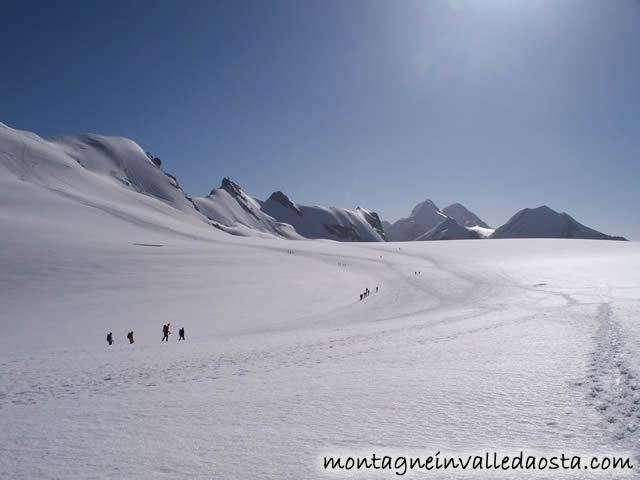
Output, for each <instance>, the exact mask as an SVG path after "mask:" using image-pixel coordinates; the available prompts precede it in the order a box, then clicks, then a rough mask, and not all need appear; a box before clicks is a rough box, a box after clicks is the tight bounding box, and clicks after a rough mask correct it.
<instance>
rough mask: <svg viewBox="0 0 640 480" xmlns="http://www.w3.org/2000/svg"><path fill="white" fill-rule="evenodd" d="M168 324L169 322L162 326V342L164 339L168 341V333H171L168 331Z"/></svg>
mask: <svg viewBox="0 0 640 480" xmlns="http://www.w3.org/2000/svg"><path fill="white" fill-rule="evenodd" d="M170 325H171V324H170V323H167V324H166V325H164V326H163V327H162V335H163V337H162V341H163V342H164V341H165V340H166V341H167V342H168V341H169V334H170V333H171V332H170V331H169V326H170Z"/></svg>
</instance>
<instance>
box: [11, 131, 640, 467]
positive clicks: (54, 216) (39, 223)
mask: <svg viewBox="0 0 640 480" xmlns="http://www.w3.org/2000/svg"><path fill="white" fill-rule="evenodd" d="M3 130H6V131H5V132H4V136H3V137H2V138H0V139H1V140H2V141H1V142H0V150H2V151H0V205H2V208H1V209H0V232H2V235H0V292H1V296H0V328H1V331H2V332H3V335H2V336H0V478H8V479H9V478H10V479H34V478H38V479H60V478H64V479H88V478H101V479H102V478H113V479H122V478H153V479H157V478H160V479H163V478H166V479H175V478H196V479H205V478H237V479H245V478H246V479H249V478H267V479H269V478H271V479H301V478H325V477H326V478H340V477H342V476H345V475H341V474H335V473H334V474H332V475H328V474H327V473H325V472H322V470H321V468H320V467H321V465H322V456H323V455H326V454H331V453H336V452H337V453H344V454H349V453H351V454H356V453H358V452H371V451H376V452H377V453H378V454H380V455H383V454H397V453H404V454H407V455H409V454H415V453H419V454H423V455H428V454H431V455H433V454H434V453H435V452H436V451H438V450H440V451H442V452H449V453H450V454H465V453H473V454H475V453H478V454H482V453H483V452H484V451H487V450H494V449H498V450H499V451H501V452H504V453H513V452H517V451H519V450H520V449H524V450H525V451H531V452H541V453H544V454H547V455H551V454H557V453H559V452H562V451H564V452H567V453H569V454H574V453H580V454H584V455H601V454H605V453H606V454H615V455H627V454H628V455H631V456H633V462H634V464H637V463H638V459H637V458H636V456H637V455H638V454H639V453H640V451H639V450H640V448H639V440H640V432H639V431H638V425H640V384H639V383H638V379H639V378H640V377H638V375H640V360H639V358H640V357H639V356H638V344H639V342H640V324H638V322H637V319H638V312H639V309H640V303H639V298H640V281H639V279H638V271H640V244H638V243H636V242H604V241H589V240H545V239H540V240H492V241H483V242H479V241H458V242H410V243H340V242H333V241H326V240H302V241H298V242H291V241H287V240H282V239H277V238H274V237H273V236H272V235H270V234H264V235H265V238H262V237H260V236H259V235H262V234H261V233H260V234H258V233H256V232H255V231H249V230H247V237H237V236H236V237H234V236H231V235H228V234H226V233H224V232H222V231H220V230H219V229H217V228H214V227H212V226H211V225H210V224H209V223H208V222H207V220H206V219H205V218H204V216H203V215H200V214H199V213H198V211H196V210H195V208H193V206H192V204H191V202H189V200H188V199H186V197H184V194H182V192H181V191H180V190H179V189H177V188H175V187H174V186H172V184H171V179H169V178H168V177H166V176H165V175H164V174H162V172H161V171H160V170H158V169H156V167H155V166H154V165H153V164H152V163H151V164H150V168H151V169H150V170H148V172H146V171H145V172H143V173H142V174H140V176H139V175H138V173H137V172H138V170H137V168H138V166H136V169H134V168H133V167H130V166H129V165H128V164H114V166H113V168H109V169H107V170H104V169H103V168H102V165H103V164H104V163H106V162H108V161H109V162H110V161H112V160H111V159H112V158H116V157H112V155H111V154H110V153H109V150H108V149H106V148H107V147H109V148H111V144H112V141H111V140H110V139H106V137H86V139H85V140H82V141H79V143H77V142H78V140H72V141H67V140H55V141H46V140H42V139H39V138H37V137H32V138H30V139H29V138H27V139H25V138H24V137H25V135H23V134H16V133H14V132H15V131H12V130H10V129H5V128H3V127H0V135H3V133H2V131H3ZM41 142H46V145H45V146H46V148H49V147H50V145H54V146H55V148H56V149H58V150H59V152H60V154H59V157H56V162H53V163H52V162H51V161H49V160H47V159H45V158H43V157H41V156H39V152H40V148H45V146H41ZM115 143H120V141H116V142H115ZM105 144H106V146H104V145H105ZM96 145H98V146H100V147H99V149H106V153H105V157H104V159H103V161H101V162H99V164H98V165H97V166H96V167H95V168H94V167H91V166H89V165H87V166H86V167H84V168H83V167H81V166H80V165H79V164H78V162H76V161H75V160H73V155H74V152H77V151H79V150H82V149H83V148H87V149H92V148H95V146H96ZM101 145H102V146H101ZM103 146H104V147H103ZM25 147H26V148H25ZM121 147H122V148H123V149H131V150H130V151H127V153H126V155H125V156H126V157H127V158H137V159H139V161H138V160H136V161H135V162H136V163H140V162H142V161H143V158H142V157H141V156H139V154H140V152H138V151H137V149H136V148H135V147H133V146H131V144H129V143H128V142H127V141H124V140H123V141H122V144H121ZM134 154H135V157H134ZM142 155H144V152H142ZM118 158H119V157H118ZM145 168H146V167H145ZM153 169H156V170H153ZM111 170H113V172H115V174H113V173H111ZM150 172H158V175H156V174H155V173H150ZM123 180H124V181H123ZM126 182H128V183H129V184H128V185H127V183H126ZM149 182H151V183H149ZM134 183H135V187H134V186H132V185H133V184H134ZM172 193H173V194H174V195H173V196H172V195H170V194H172ZM416 272H419V273H416ZM376 286H378V287H380V290H379V292H378V293H375V287H376ZM367 287H368V288H369V289H370V290H371V292H372V294H371V295H370V296H369V297H368V298H366V299H365V300H363V301H360V300H359V294H360V293H361V292H362V291H363V290H364V289H365V288H367ZM167 322H170V323H171V329H172V332H173V334H172V335H171V340H170V342H169V343H161V342H160V340H161V336H162V325H163V324H164V323H167ZM180 327H185V328H186V337H187V341H186V342H179V343H178V342H177V331H178V329H179V328H180ZM129 330H133V331H134V332H135V339H136V343H135V344H134V345H128V344H127V343H126V338H125V335H126V332H128V331H129ZM109 331H112V332H113V333H114V337H115V340H116V344H115V345H114V346H112V347H108V346H107V345H106V342H105V336H106V334H107V333H108V332H109ZM637 469H638V468H637V467H636V468H635V471H637ZM588 473H589V472H580V474H576V473H574V474H573V475H572V474H570V473H567V472H561V471H559V472H556V473H554V474H553V477H554V478H556V477H557V478H590V477H589V475H588ZM421 475H424V473H421V474H417V475H416V477H417V478H420V476H421ZM432 476H433V477H434V478H459V477H460V476H461V475H458V474H457V473H447V474H444V473H433V475H432ZM395 477H396V475H395V474H393V473H391V472H385V475H384V476H382V477H380V476H378V477H375V476H374V475H372V474H371V473H363V474H361V475H360V476H357V477H356V478H395ZM528 477H529V475H527V474H526V473H521V474H518V475H517V478H528ZM608 477H609V475H608V474H606V473H605V474H603V473H598V474H594V475H592V477H591V478H608ZM467 478H476V477H475V476H472V477H467ZM489 478H491V477H490V476H489ZM499 478H512V477H511V476H510V475H509V474H502V475H500V476H499ZM538 478H540V477H538ZM543 478H544V477H543Z"/></svg>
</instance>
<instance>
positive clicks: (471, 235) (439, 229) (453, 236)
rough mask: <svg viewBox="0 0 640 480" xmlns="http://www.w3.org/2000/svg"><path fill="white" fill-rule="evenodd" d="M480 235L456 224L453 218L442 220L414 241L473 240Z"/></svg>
mask: <svg viewBox="0 0 640 480" xmlns="http://www.w3.org/2000/svg"><path fill="white" fill-rule="evenodd" d="M478 238H480V235H479V234H478V233H477V232H475V231H474V230H471V229H469V228H465V227H463V226H462V225H460V224H459V223H458V222H456V221H455V220H454V219H453V218H451V217H448V218H445V219H444V220H442V222H440V223H439V224H438V225H436V226H435V227H433V228H432V229H431V230H429V231H428V232H426V233H424V234H422V235H420V236H419V237H418V238H416V241H423V240H475V239H478Z"/></svg>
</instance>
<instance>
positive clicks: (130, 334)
mask: <svg viewBox="0 0 640 480" xmlns="http://www.w3.org/2000/svg"><path fill="white" fill-rule="evenodd" d="M170 326H171V324H170V323H167V324H166V325H163V326H162V341H163V342H164V341H165V340H166V341H167V342H168V341H169V335H171V330H169V327H170ZM127 340H129V345H131V344H132V343H134V340H133V330H131V331H130V332H127ZM180 340H185V338H184V327H182V328H181V329H180V330H178V341H180ZM107 343H108V344H109V345H113V332H109V333H108V334H107Z"/></svg>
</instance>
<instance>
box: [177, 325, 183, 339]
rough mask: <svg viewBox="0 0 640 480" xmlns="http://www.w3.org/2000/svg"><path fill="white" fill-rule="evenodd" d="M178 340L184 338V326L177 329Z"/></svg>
mask: <svg viewBox="0 0 640 480" xmlns="http://www.w3.org/2000/svg"><path fill="white" fill-rule="evenodd" d="M178 335H179V336H178V341H180V340H184V327H182V328H181V329H180V330H178Z"/></svg>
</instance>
